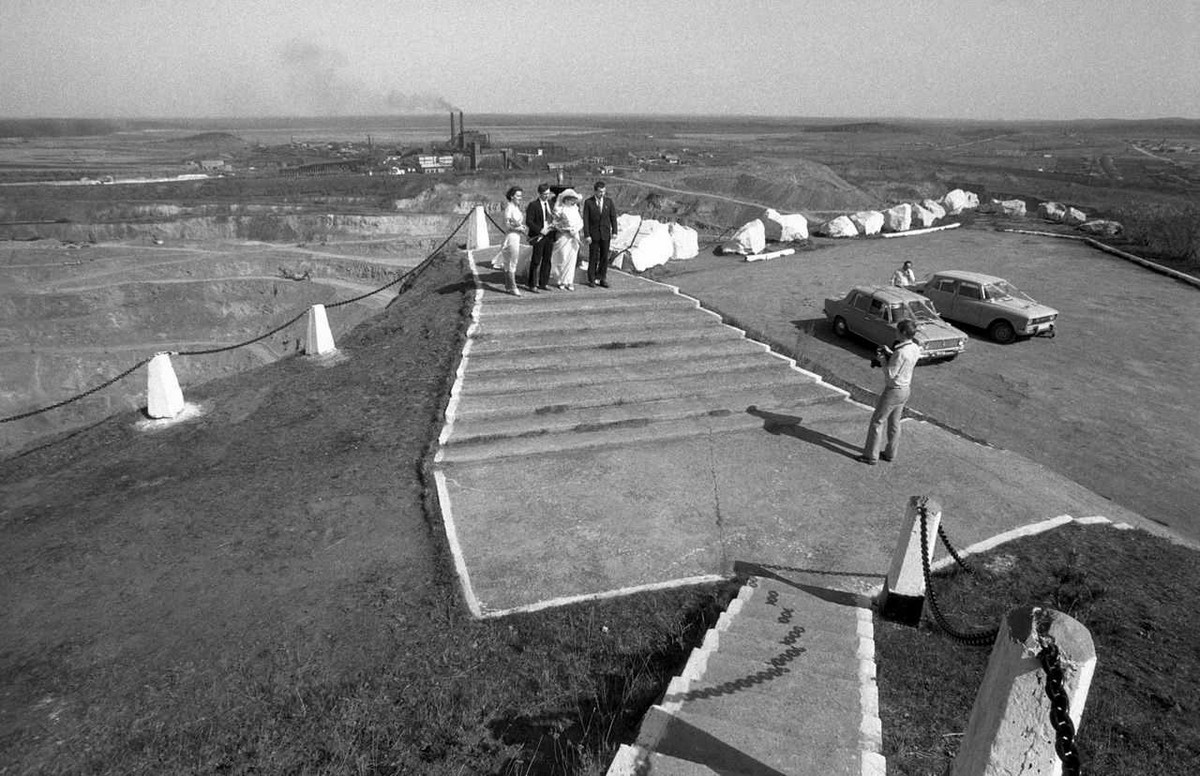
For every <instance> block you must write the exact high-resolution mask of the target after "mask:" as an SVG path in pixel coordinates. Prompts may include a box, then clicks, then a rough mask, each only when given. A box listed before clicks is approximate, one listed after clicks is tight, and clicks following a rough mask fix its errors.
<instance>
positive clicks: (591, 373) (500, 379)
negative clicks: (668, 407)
mask: <svg viewBox="0 0 1200 776" xmlns="http://www.w3.org/2000/svg"><path fill="white" fill-rule="evenodd" d="M473 366H474V365H473V364H472V367H473ZM774 366H782V367H783V368H784V369H787V364H786V362H784V361H781V360H779V359H764V358H763V357H762V355H761V354H760V353H753V352H747V353H743V354H741V355H731V356H727V357H725V358H723V359H721V360H720V361H718V362H716V363H713V362H711V361H708V360H700V359H690V358H682V359H663V360H660V361H650V362H646V363H644V364H641V365H640V366H639V368H638V369H637V371H636V372H635V371H633V370H628V376H627V377H624V379H625V380H626V382H627V383H628V382H633V381H646V380H663V379H673V378H679V377H683V376H686V375H692V376H694V377H695V378H696V379H697V380H702V379H704V378H705V377H706V376H708V375H716V374H721V373H724V372H736V371H748V370H752V369H753V370H761V369H768V368H770V367H774ZM468 371H469V372H470V374H469V375H468V376H467V378H466V379H465V380H464V381H463V383H462V386H461V387H460V389H459V393H460V395H466V394H473V395H479V394H502V395H504V396H505V397H506V398H510V397H513V396H516V395H519V394H524V393H525V392H526V391H528V390H530V389H533V390H550V389H552V388H557V387H566V386H573V385H595V384H596V382H597V370H596V369H595V368H588V367H577V366H566V367H563V368H548V369H538V370H531V371H527V372H522V371H504V370H500V369H497V370H494V371H491V372H485V373H482V374H480V373H476V372H475V370H474V369H473V368H470V369H468Z"/></svg>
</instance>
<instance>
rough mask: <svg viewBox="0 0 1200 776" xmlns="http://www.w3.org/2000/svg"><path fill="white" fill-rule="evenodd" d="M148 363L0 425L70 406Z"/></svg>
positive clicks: (141, 363)
mask: <svg viewBox="0 0 1200 776" xmlns="http://www.w3.org/2000/svg"><path fill="white" fill-rule="evenodd" d="M149 363H150V359H148V358H143V359H142V360H141V361H139V362H137V363H136V364H134V365H133V366H131V367H129V368H128V369H126V370H125V371H124V372H122V373H121V374H119V375H117V376H116V377H114V378H112V379H111V380H108V381H106V382H103V383H100V384H99V385H97V386H96V387H94V388H89V389H88V390H86V391H84V392H83V393H79V394H76V395H74V396H72V397H71V398H69V399H63V400H62V401H60V402H58V403H56V404H51V405H50V406H49V407H42V408H40V409H36V410H30V411H29V412H23V413H21V414H20V415H13V416H12V417H10V418H0V423H8V422H10V421H13V420H23V419H25V418H32V417H33V416H34V415H40V414H42V413H43V412H49V411H50V410H56V409H58V408H59V407H65V406H66V405H68V404H70V403H71V402H74V401H79V400H80V399H85V398H87V397H88V396H91V395H92V394H93V393H95V392H96V391H100V390H103V389H105V388H107V387H108V386H110V385H112V384H113V383H115V382H117V381H118V380H121V379H122V378H124V377H127V376H128V375H129V374H130V373H131V372H133V371H134V370H136V369H138V368H139V367H142V366H145V365H146V364H149Z"/></svg>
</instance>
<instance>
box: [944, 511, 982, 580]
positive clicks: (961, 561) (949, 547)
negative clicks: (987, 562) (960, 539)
mask: <svg viewBox="0 0 1200 776" xmlns="http://www.w3.org/2000/svg"><path fill="white" fill-rule="evenodd" d="M938 538H939V539H941V540H942V546H943V547H945V548H946V552H948V553H950V557H951V558H954V562H955V563H957V564H958V565H959V567H960V568H962V570H963V571H965V572H967V573H968V574H974V573H975V569H974V567H973V566H971V564H969V563H967V562H966V560H964V559H963V558H962V557H960V556H959V554H958V550H956V549H954V545H953V544H951V543H950V537H949V536H947V535H946V529H945V528H944V527H943V526H942V524H941V523H938Z"/></svg>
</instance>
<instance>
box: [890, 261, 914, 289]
mask: <svg viewBox="0 0 1200 776" xmlns="http://www.w3.org/2000/svg"><path fill="white" fill-rule="evenodd" d="M916 284H917V273H915V272H913V265H912V262H911V261H906V262H904V263H903V264H901V265H900V269H898V270H896V271H895V272H893V273H892V285H893V286H896V287H897V288H912V287H913V286H915V285H916Z"/></svg>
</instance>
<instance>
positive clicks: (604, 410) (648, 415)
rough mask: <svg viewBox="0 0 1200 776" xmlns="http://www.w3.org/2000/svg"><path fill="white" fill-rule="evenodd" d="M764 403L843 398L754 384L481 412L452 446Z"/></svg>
mask: <svg viewBox="0 0 1200 776" xmlns="http://www.w3.org/2000/svg"><path fill="white" fill-rule="evenodd" d="M593 388H596V386H593ZM597 390H598V391H603V390H604V388H603V387H599V388H598V389H597ZM764 400H769V401H772V402H774V403H781V402H787V403H788V404H789V405H791V406H803V405H805V404H811V403H821V402H827V401H838V400H840V397H839V396H838V395H837V394H833V393H832V392H830V391H829V390H828V389H826V388H825V387H824V386H822V385H820V384H817V383H796V384H794V385H788V384H780V385H775V386H749V387H743V388H740V389H731V390H728V391H716V392H713V393H704V394H700V395H692V396H682V397H671V398H662V399H654V400H647V401H624V397H621V396H613V395H610V397H609V402H610V403H607V404H600V405H596V406H576V405H573V404H571V403H569V402H564V403H558V404H549V405H542V406H541V407H538V408H535V409H534V410H533V411H527V412H526V413H525V414H520V415H517V414H510V415H499V416H497V415H482V416H481V415H479V414H477V413H476V414H468V413H462V414H460V415H459V419H458V420H457V421H455V424H454V426H453V432H452V433H451V435H450V438H449V440H447V443H446V444H447V445H458V444H469V443H470V442H472V441H473V440H481V439H482V440H494V439H497V438H499V437H521V436H531V435H543V434H565V433H572V432H574V431H575V430H576V429H578V428H581V427H583V428H589V427H593V426H610V425H616V424H631V423H650V422H658V421H665V420H684V419H687V418H692V417H711V416H714V415H717V416H725V415H734V414H743V415H745V414H748V413H747V408H748V407H749V406H751V405H753V404H754V403H755V402H756V401H757V402H761V401H764ZM493 401H494V399H492V397H485V399H484V400H483V402H484V403H485V404H491V403H493ZM616 402H622V403H616ZM475 403H476V402H473V401H471V400H470V399H469V398H468V397H464V398H463V399H462V400H461V401H460V406H462V407H463V408H464V409H465V408H466V407H468V406H470V405H472V404H475ZM750 418H751V419H752V420H755V421H757V425H759V426H761V425H762V423H763V421H762V418H760V417H758V416H755V415H750Z"/></svg>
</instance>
